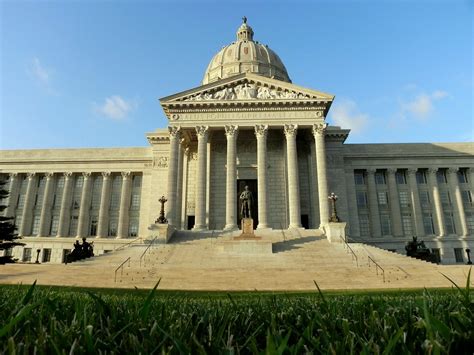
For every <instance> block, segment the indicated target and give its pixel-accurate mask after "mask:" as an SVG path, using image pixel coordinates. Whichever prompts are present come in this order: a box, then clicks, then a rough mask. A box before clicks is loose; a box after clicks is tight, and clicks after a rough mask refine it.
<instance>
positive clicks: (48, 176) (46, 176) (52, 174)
mask: <svg viewBox="0 0 474 355" xmlns="http://www.w3.org/2000/svg"><path fill="white" fill-rule="evenodd" d="M53 176H54V173H52V172H50V171H49V172H47V173H44V177H45V178H46V179H48V180H49V179H51V178H52V177H53Z"/></svg>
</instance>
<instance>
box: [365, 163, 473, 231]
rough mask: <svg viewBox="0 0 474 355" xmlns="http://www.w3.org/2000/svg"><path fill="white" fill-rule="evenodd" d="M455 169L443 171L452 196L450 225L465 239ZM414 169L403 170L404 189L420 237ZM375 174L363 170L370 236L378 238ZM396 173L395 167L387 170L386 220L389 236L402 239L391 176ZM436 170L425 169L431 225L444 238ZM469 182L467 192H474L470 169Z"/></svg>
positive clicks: (394, 186)
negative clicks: (387, 215) (452, 224)
mask: <svg viewBox="0 0 474 355" xmlns="http://www.w3.org/2000/svg"><path fill="white" fill-rule="evenodd" d="M458 170H459V169H457V168H449V169H448V170H447V172H448V176H447V180H448V188H449V191H450V194H451V195H452V196H454V203H453V215H454V223H455V228H456V231H457V234H459V235H462V236H466V235H468V234H469V229H468V225H467V221H466V214H465V211H464V204H463V200H462V194H461V189H460V186H459V183H458V177H457V173H458ZM417 171H418V169H413V168H410V169H407V173H408V187H409V194H410V202H411V206H412V208H411V212H412V214H413V217H414V218H413V220H414V222H415V224H414V227H415V233H416V235H419V236H421V235H424V234H425V232H424V224H423V209H422V207H421V203H420V197H419V191H418V183H417V180H416V173H417ZM375 172H376V169H367V190H368V199H369V212H370V224H371V228H372V231H371V233H372V234H373V235H376V236H380V235H381V234H382V233H381V228H380V211H379V205H378V198H377V189H376V185H375V176H374V175H375ZM396 172H397V169H396V168H389V169H387V180H388V193H389V201H390V219H391V221H392V223H391V226H392V234H393V235H394V236H403V227H402V216H401V215H402V214H401V209H400V203H399V191H398V188H397V181H396V177H395V174H396ZM437 172H438V169H437V168H430V169H428V176H427V182H428V186H429V189H430V191H431V193H432V197H433V201H432V202H433V207H434V209H433V213H432V217H433V225H434V231H435V235H438V236H445V235H446V228H445V221H444V213H443V206H442V202H441V198H440V193H439V186H438V181H437V176H436V174H437ZM469 182H470V184H471V187H470V188H471V191H474V169H470V177H469Z"/></svg>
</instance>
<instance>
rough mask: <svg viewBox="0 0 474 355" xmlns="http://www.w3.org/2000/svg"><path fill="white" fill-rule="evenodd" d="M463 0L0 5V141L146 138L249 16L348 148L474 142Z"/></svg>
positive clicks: (468, 18)
mask: <svg viewBox="0 0 474 355" xmlns="http://www.w3.org/2000/svg"><path fill="white" fill-rule="evenodd" d="M472 4H473V2H472V1H467V0H466V1H456V0H452V1H447V0H446V1H442V0H434V1H419V2H416V1H383V0H382V1H380V0H379V1H363V0H360V1H327V2H322V1H285V2H283V1H270V0H268V1H258V0H252V1H244V0H241V1H219V2H217V1H200V2H197V1H181V2H180V1H120V2H112V1H5V0H3V1H0V26H1V27H0V37H1V47H0V100H1V101H0V148H1V149H23V148H55V147H122V146H146V145H147V141H146V139H145V136H144V134H145V132H150V131H153V130H155V129H156V128H163V127H165V126H166V124H167V120H166V117H165V115H164V113H163V111H162V109H161V107H160V105H159V102H158V98H160V97H164V96H167V95H171V94H174V93H177V92H180V91H183V90H186V89H189V88H192V87H195V86H198V85H199V84H200V81H201V80H202V76H203V74H204V71H205V69H206V67H207V65H208V62H209V61H210V59H211V58H212V56H213V55H214V54H215V53H216V52H217V51H218V50H219V49H220V48H221V47H222V46H224V45H226V44H228V43H230V42H232V41H233V40H234V39H235V31H236V29H237V28H238V27H239V25H240V23H241V17H242V16H244V15H245V16H247V17H248V23H249V24H250V25H251V26H252V27H253V29H254V32H255V36H254V38H255V39H256V40H258V41H259V42H262V43H264V44H268V45H269V46H270V48H272V49H273V50H274V51H276V52H277V53H278V54H279V56H280V58H281V59H282V61H283V63H284V64H285V65H286V68H287V70H288V73H289V75H290V77H291V79H292V81H293V83H295V84H297V85H300V86H304V87H308V88H312V89H316V90H320V91H323V92H328V93H331V94H334V95H336V100H335V102H334V104H333V107H332V110H331V112H330V113H329V115H328V122H329V123H330V124H337V125H341V126H343V127H345V128H351V129H352V132H351V135H350V137H349V139H348V142H350V143H378V142H394V143H396V142H458V141H472V140H474V132H473V131H474V127H473V126H474V123H473V117H474V115H473V104H472V102H473V81H474V80H473V45H474V27H473V26H474V25H473V16H474V15H473V11H474V8H473V5H472Z"/></svg>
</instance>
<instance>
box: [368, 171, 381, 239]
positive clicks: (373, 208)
mask: <svg viewBox="0 0 474 355" xmlns="http://www.w3.org/2000/svg"><path fill="white" fill-rule="evenodd" d="M367 192H368V195H369V196H368V200H369V212H370V228H371V235H372V236H373V237H380V236H381V235H382V230H381V227H380V211H379V201H378V198H377V188H376V186H375V169H367Z"/></svg>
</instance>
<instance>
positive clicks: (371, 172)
mask: <svg viewBox="0 0 474 355" xmlns="http://www.w3.org/2000/svg"><path fill="white" fill-rule="evenodd" d="M376 171H377V169H375V168H368V169H367V174H369V175H374V174H375V172H376Z"/></svg>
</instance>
